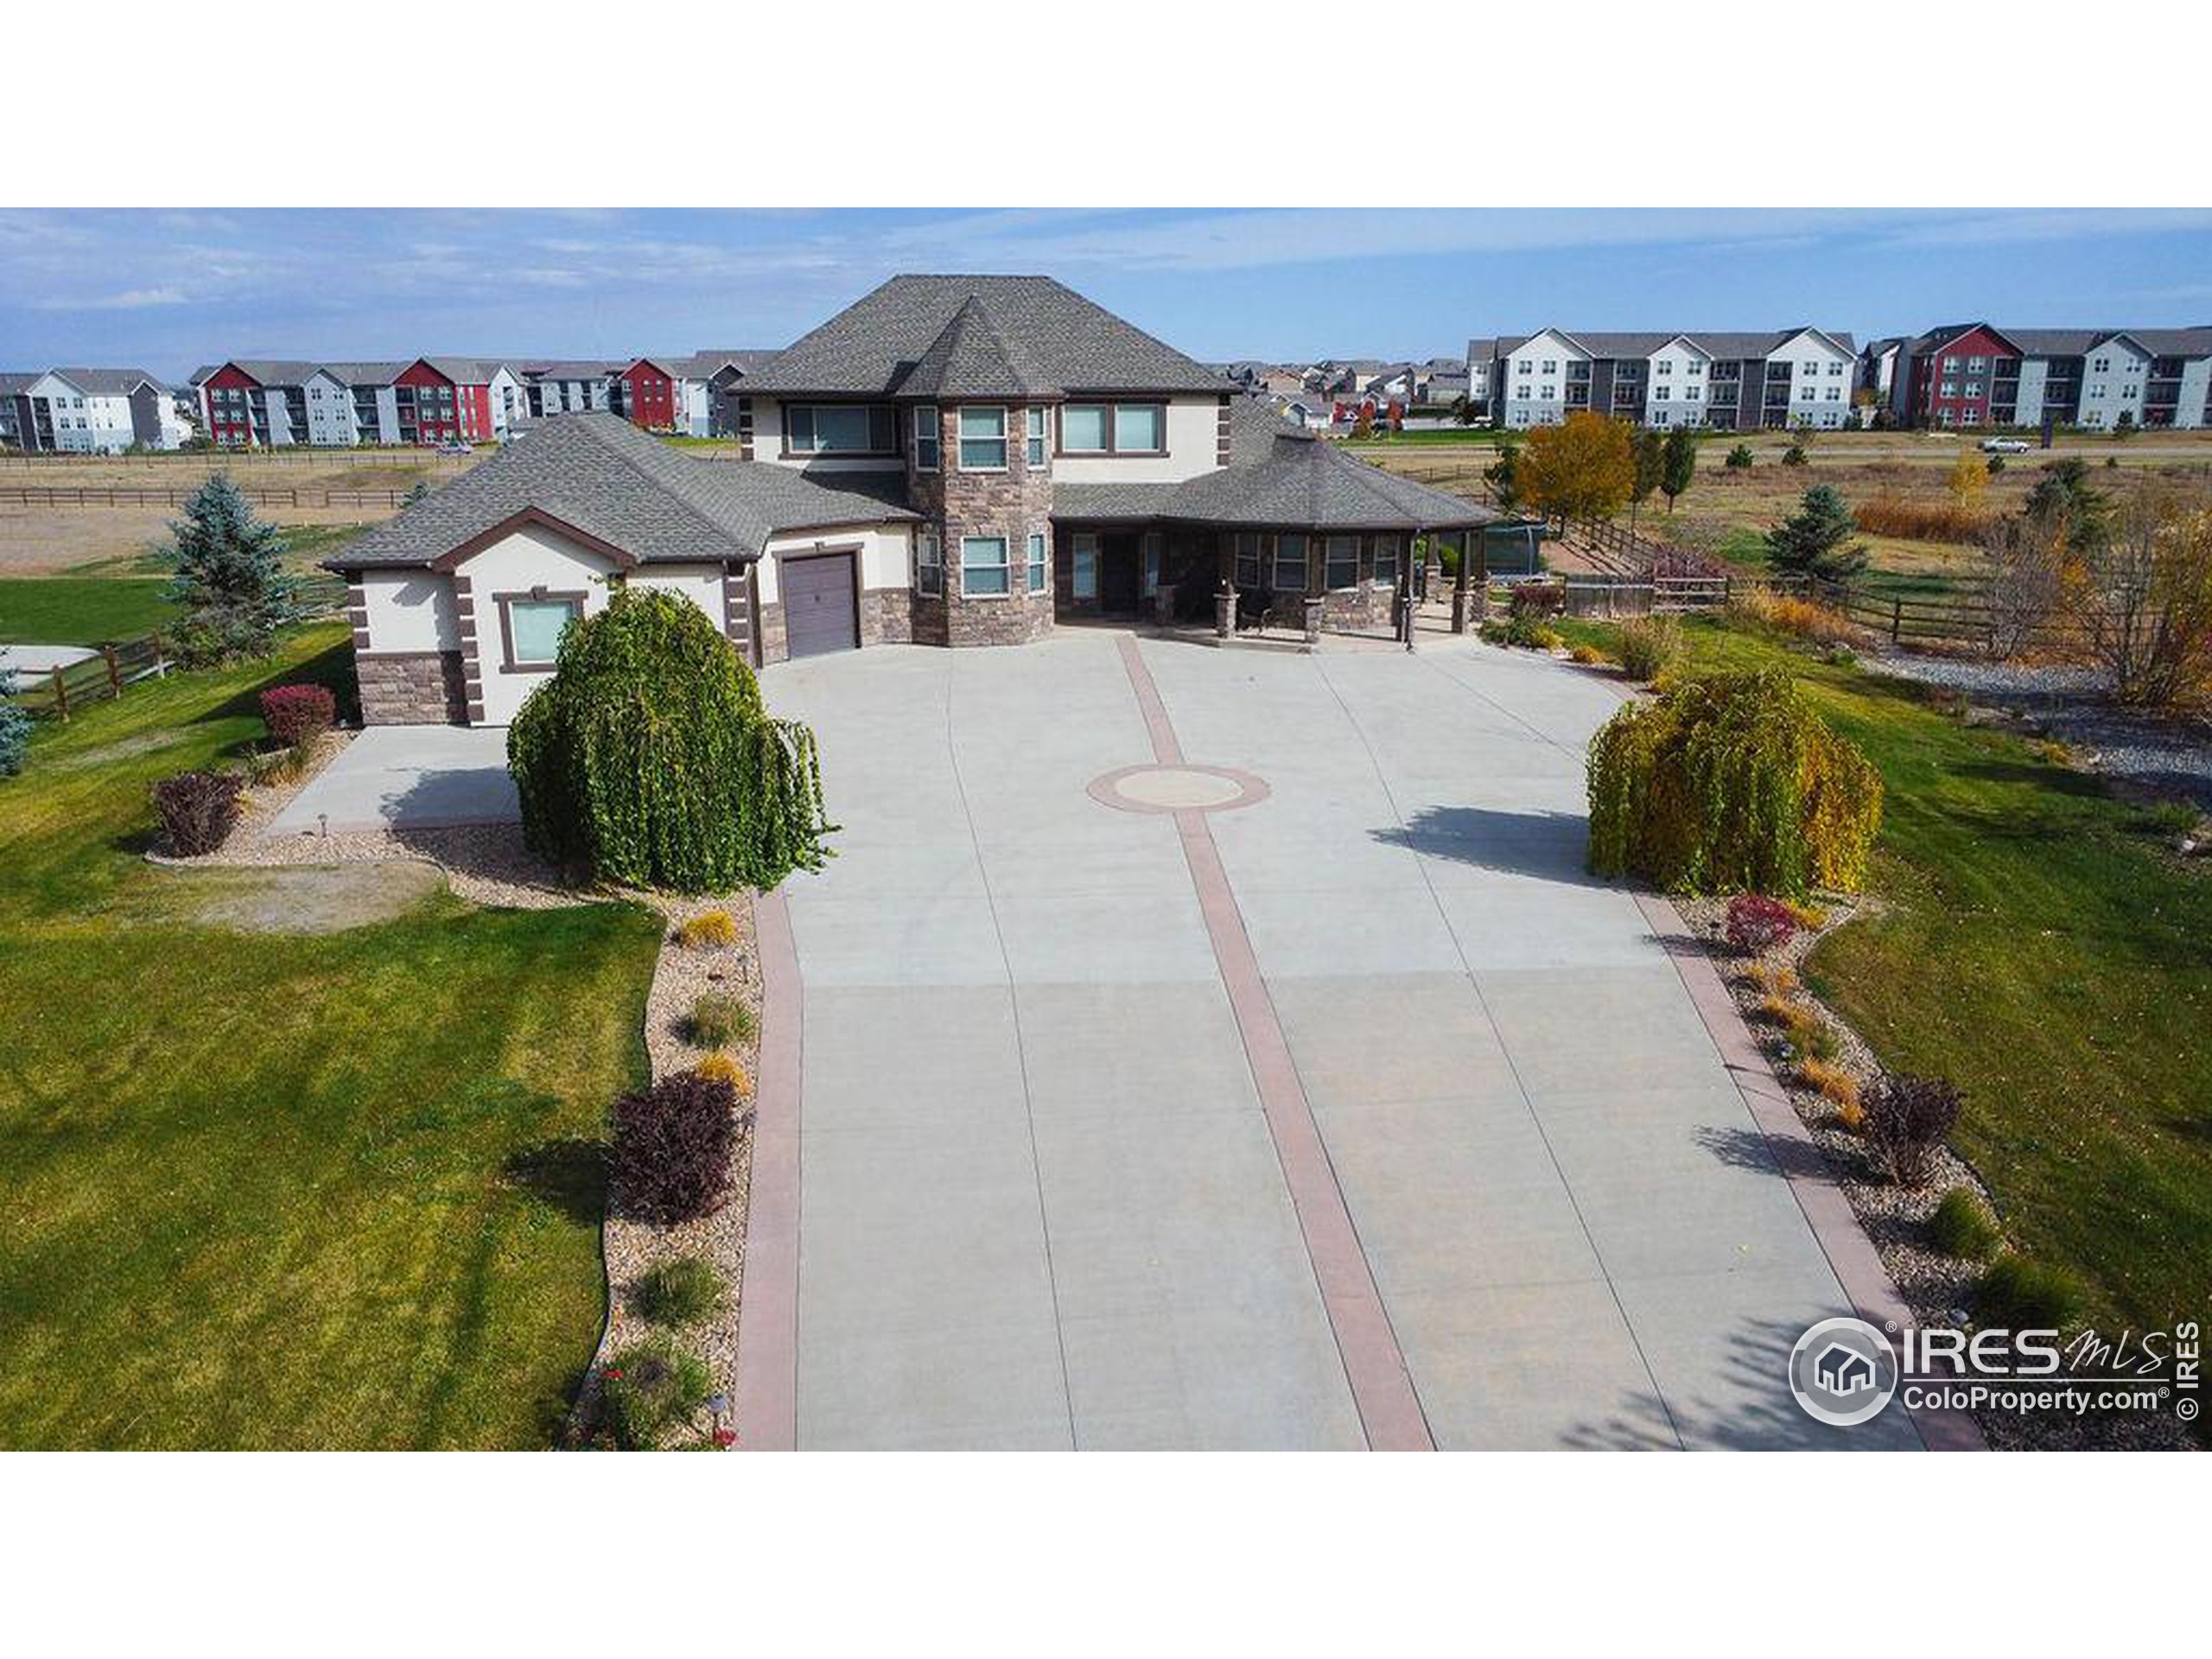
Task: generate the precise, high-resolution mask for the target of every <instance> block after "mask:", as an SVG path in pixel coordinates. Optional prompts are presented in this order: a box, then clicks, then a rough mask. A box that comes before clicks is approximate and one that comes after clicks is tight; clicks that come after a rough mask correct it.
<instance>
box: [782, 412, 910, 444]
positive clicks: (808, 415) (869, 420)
mask: <svg viewBox="0 0 2212 1659" xmlns="http://www.w3.org/2000/svg"><path fill="white" fill-rule="evenodd" d="M784 449H785V453H786V454H795V455H895V454H898V453H899V423H898V421H897V420H896V418H895V417H894V416H893V410H892V407H891V405H890V404H785V405H784Z"/></svg>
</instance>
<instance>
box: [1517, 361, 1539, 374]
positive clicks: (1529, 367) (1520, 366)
mask: <svg viewBox="0 0 2212 1659" xmlns="http://www.w3.org/2000/svg"><path fill="white" fill-rule="evenodd" d="M1513 367H1514V369H1515V371H1516V372H1518V373H1521V374H1534V373H1535V372H1536V365H1535V364H1534V363H1533V362H1531V361H1530V360H1529V359H1527V358H1525V357H1524V358H1522V359H1519V360H1518V361H1517V362H1516V363H1515V364H1514V365H1513Z"/></svg>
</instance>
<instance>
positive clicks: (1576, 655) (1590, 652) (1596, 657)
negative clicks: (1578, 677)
mask: <svg viewBox="0 0 2212 1659" xmlns="http://www.w3.org/2000/svg"><path fill="white" fill-rule="evenodd" d="M1567 655H1568V657H1569V658H1572V659H1573V661H1575V662H1578V663H1580V664H1582V666H1583V667H1585V668H1595V667H1596V666H1597V665H1598V664H1600V663H1602V662H1604V661H1605V652H1602V651H1599V649H1598V648H1597V647H1596V646H1595V645H1577V646H1576V647H1575V648H1574V649H1573V651H1571V652H1568V653H1567Z"/></svg>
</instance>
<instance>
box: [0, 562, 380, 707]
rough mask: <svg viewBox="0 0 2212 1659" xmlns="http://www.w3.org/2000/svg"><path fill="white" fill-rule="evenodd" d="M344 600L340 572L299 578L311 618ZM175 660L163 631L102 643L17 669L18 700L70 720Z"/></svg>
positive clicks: (303, 602)
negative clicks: (50, 665) (78, 655)
mask: <svg viewBox="0 0 2212 1659" xmlns="http://www.w3.org/2000/svg"><path fill="white" fill-rule="evenodd" d="M345 603H346V584H345V583H344V582H341V581H340V580H339V578H337V577H336V576H315V577H310V578H308V580H306V581H303V582H301V583H300V586H299V604H300V608H301V610H302V612H303V613H305V614H306V615H308V617H311V618H314V617H322V616H327V615H329V614H331V613H334V612H335V611H338V610H340V609H342V608H343V607H344V606H345ZM174 664H175V657H174V655H173V654H172V652H171V650H170V647H169V645H168V642H167V641H165V640H164V639H162V636H161V635H160V634H159V633H149V634H146V635H144V636H143V637H142V638H140V639H126V640H124V642H123V643H122V644H120V645H102V646H101V647H100V648H99V651H98V652H97V653H96V654H95V655H93V656H92V657H89V658H86V659H85V660H84V661H82V662H79V663H72V664H69V665H68V666H67V667H66V668H55V669H49V670H48V671H46V672H44V673H42V674H26V673H22V672H21V671H18V672H17V674H16V702H19V703H21V704H22V707H23V708H24V709H26V710H27V711H28V712H29V713H30V714H32V715H39V716H42V717H45V718H49V719H54V720H67V719H68V718H69V716H70V715H72V714H74V713H76V712H77V711H78V710H79V709H84V708H86V706H88V705H90V704H92V703H95V702H105V701H106V700H107V699H108V698H110V697H119V696H122V695H123V694H124V692H125V691H126V690H129V689H130V687H132V686H134V685H136V684H137V683H139V682H140V681H142V680H148V679H159V678H160V677H162V675H164V674H166V673H168V671H169V669H170V668H171V667H172V666H174Z"/></svg>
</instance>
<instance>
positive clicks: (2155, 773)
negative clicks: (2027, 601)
mask: <svg viewBox="0 0 2212 1659" xmlns="http://www.w3.org/2000/svg"><path fill="white" fill-rule="evenodd" d="M1863 660H1864V661H1865V663H1866V666H1867V667H1869V668H1870V669H1872V670H1874V671H1878V672H1880V673H1884V674H1894V675H1896V676H1897V677H1900V678H1902V679H1908V680H1916V681H1917V682H1919V683H1921V684H1923V685H1936V686H1944V687H1948V689H1950V690H1955V691H1958V692H1961V693H1962V694H1963V695H1965V696H1967V698H1969V699H1970V700H1972V701H1973V702H1975V703H1978V704H1980V705H1982V706H1983V707H1986V708H1989V709H1998V710H2000V711H2002V712H2003V713H2004V714H2005V715H2007V716H2009V717H2010V718H2011V719H2012V720H2013V721H2017V722H2018V724H2019V725H2020V726H2021V727H2023V728H2024V729H2025V730H2027V731H2030V732H2032V733H2034V734H2037V735H2038V736H2047V737H2054V738H2056V739H2057V740H2058V741H2061V742H2062V743H2064V744H2065V745H2067V747H2069V748H2071V749H2073V750H2074V751H2075V756H2076V758H2077V759H2078V760H2080V761H2081V763H2082V765H2083V766H2087V767H2088V769H2089V770H2091V771H2093V772H2106V773H2109V774H2110V775H2112V776H2113V777H2116V778H2124V779H2127V780H2128V781H2129V782H2131V783H2134V784H2138V785H2142V786H2143V787H2145V788H2147V789H2151V790H2154V791H2158V792H2159V793H2161V794H2171V795H2177V796H2180V797H2182V798H2184V799H2187V800H2190V801H2193V802H2195V803H2196V804H2197V805H2198V806H2200V807H2202V808H2204V809H2205V810H2209V811H2212V720H2208V719H2205V718H2203V717H2202V716H2198V717H2190V718H2179V719H2171V720H2164V719H2160V718H2158V717H2157V716H2155V715H2145V714H2138V713H2136V712H2134V711H2133V710H2130V709H2122V708H2120V707H2119V706H2118V705H2117V704H2115V703H2114V702H2113V701H2112V700H2111V699H2110V698H2109V697H2107V696H2106V695H2105V694H2104V691H2103V690H2102V682H2101V679H2100V678H2099V677H2098V676H2097V674H2096V673H2095V672H2094V671H2093V670H2090V669H2087V668H2082V667H2079V666H2075V665H2073V664H2062V663H2045V664H2037V663H2000V662H1991V661H1989V660H1988V659H1987V658H1962V657H1935V656H1929V655H1928V654H1926V653H1924V652H1901V651H1885V652H1881V653H1880V654H1879V655H1878V656H1877V655H1869V656H1867V657H1866V658H1864V659H1863Z"/></svg>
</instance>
